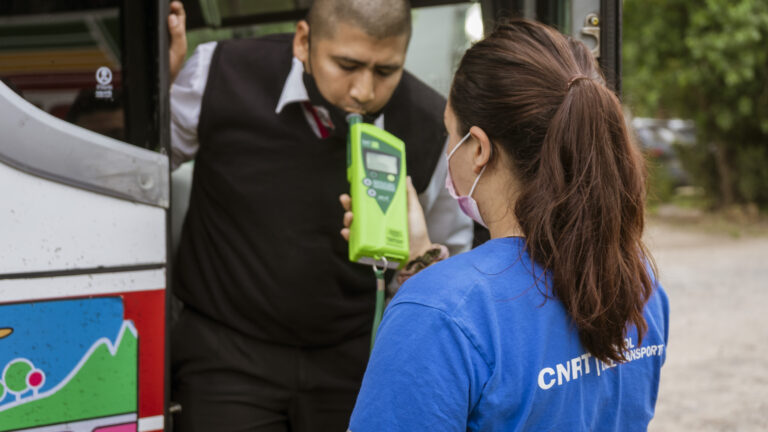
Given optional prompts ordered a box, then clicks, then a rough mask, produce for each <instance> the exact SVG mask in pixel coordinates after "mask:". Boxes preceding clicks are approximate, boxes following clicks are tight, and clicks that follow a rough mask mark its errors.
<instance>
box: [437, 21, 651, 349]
mask: <svg viewBox="0 0 768 432" xmlns="http://www.w3.org/2000/svg"><path fill="white" fill-rule="evenodd" d="M450 104H451V108H452V109H453V111H454V113H456V116H457V118H458V120H459V124H460V127H461V128H462V129H464V130H462V131H460V132H461V133H464V132H465V131H467V130H468V129H469V128H470V127H471V126H473V125H476V126H479V127H480V128H482V129H483V130H484V131H485V132H486V133H487V134H488V136H489V137H490V138H491V140H492V141H493V142H494V145H496V146H499V147H501V148H502V149H503V150H504V151H505V152H506V153H507V154H508V155H509V156H510V159H511V160H512V161H513V164H514V166H513V167H510V169H512V170H513V171H514V173H515V175H516V177H517V178H518V179H519V181H520V184H521V188H522V189H521V190H520V191H518V193H519V197H518V201H517V203H516V206H515V208H514V212H515V215H516V216H517V219H518V222H519V223H520V227H521V228H522V230H523V232H524V233H525V236H526V247H527V250H528V253H529V254H530V256H531V257H532V258H533V260H534V261H536V262H537V263H538V264H539V265H540V266H542V267H543V268H545V269H547V270H549V271H551V274H552V277H551V279H550V280H549V282H550V286H549V288H550V289H551V292H552V293H553V294H554V295H555V296H557V298H559V299H560V300H561V301H562V302H563V304H564V305H565V308H566V310H567V311H568V313H569V315H570V316H571V318H572V319H573V321H574V323H575V325H576V326H577V328H578V330H579V335H580V338H581V341H582V344H583V345H584V347H585V348H586V349H587V351H589V352H590V353H591V354H592V355H593V356H595V357H597V358H598V359H600V360H603V361H608V360H613V361H623V360H626V359H625V358H624V353H623V351H624V337H625V336H626V332H627V329H628V326H629V325H634V326H635V327H636V328H637V330H638V333H639V335H640V337H641V338H642V335H643V334H644V333H645V331H646V330H647V324H646V322H645V319H644V318H643V308H644V306H645V303H646V302H647V300H648V298H649V297H650V295H651V293H652V291H653V282H652V279H651V272H652V270H651V269H652V267H653V266H652V260H651V258H650V255H649V254H648V251H647V249H646V248H645V246H644V244H643V242H642V233H643V225H644V206H645V204H644V203H645V179H646V172H645V166H644V163H643V158H642V156H641V155H640V153H639V151H638V150H637V149H636V148H635V147H634V146H633V145H632V143H631V142H630V139H629V135H628V131H627V127H626V124H625V122H624V117H623V114H622V110H621V105H620V103H619V101H618V99H617V98H616V96H615V94H614V93H613V92H612V91H610V90H609V89H608V88H606V86H605V84H604V81H603V79H602V76H601V75H600V73H599V72H598V69H597V67H596V65H595V62H594V60H593V59H592V57H591V55H589V52H588V51H587V49H586V47H585V46H584V45H583V44H581V43H580V42H576V41H573V40H568V39H566V38H565V37H564V36H562V35H561V34H560V33H558V32H556V31H555V30H552V29H550V28H548V27H546V26H544V25H541V24H538V23H534V22H530V21H525V20H515V21H509V22H506V23H503V24H501V25H500V26H499V27H498V28H497V29H496V30H495V31H494V32H493V33H492V34H491V35H490V36H488V37H487V38H486V39H484V40H483V41H481V42H479V43H477V44H476V45H474V46H473V47H472V48H470V49H469V50H468V51H467V53H466V54H465V55H464V58H463V59H462V61H461V64H460V66H459V70H458V71H457V73H456V77H455V78H454V83H453V87H452V89H451V95H450Z"/></svg>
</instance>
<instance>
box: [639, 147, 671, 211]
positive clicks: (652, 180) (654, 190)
mask: <svg viewBox="0 0 768 432" xmlns="http://www.w3.org/2000/svg"><path fill="white" fill-rule="evenodd" d="M646 165H647V166H648V205H649V206H650V207H651V208H654V207H656V206H658V205H659V204H661V203H664V202H667V201H669V200H671V199H672V198H673V197H674V195H675V181H674V179H673V178H672V176H671V175H670V174H669V170H668V169H667V168H666V166H665V162H664V161H661V160H659V159H654V158H650V157H647V158H646Z"/></svg>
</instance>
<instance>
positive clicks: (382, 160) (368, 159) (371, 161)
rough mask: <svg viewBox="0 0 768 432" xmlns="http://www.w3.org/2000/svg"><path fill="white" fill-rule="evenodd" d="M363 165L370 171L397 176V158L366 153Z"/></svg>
mask: <svg viewBox="0 0 768 432" xmlns="http://www.w3.org/2000/svg"><path fill="white" fill-rule="evenodd" d="M365 164H366V165H367V166H368V169H370V170H376V171H381V172H385V173H387V174H397V158H396V157H394V156H390V155H385V154H382V153H374V152H367V153H366V154H365Z"/></svg>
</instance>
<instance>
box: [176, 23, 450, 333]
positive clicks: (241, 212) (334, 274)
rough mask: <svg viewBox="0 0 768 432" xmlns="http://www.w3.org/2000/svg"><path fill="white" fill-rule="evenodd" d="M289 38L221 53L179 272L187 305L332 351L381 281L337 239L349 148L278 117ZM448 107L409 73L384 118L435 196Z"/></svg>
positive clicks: (366, 320)
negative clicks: (431, 183)
mask: <svg viewBox="0 0 768 432" xmlns="http://www.w3.org/2000/svg"><path fill="white" fill-rule="evenodd" d="M291 40H292V36H291V35H274V36H267V37H263V38H259V39H242V40H230V41H225V42H221V43H219V44H218V46H217V48H216V51H215V53H214V55H213V59H212V62H211V66H210V72H209V77H208V83H207V87H206V90H205V94H204V96H203V102H202V110H201V113H200V122H199V125H198V138H199V142H200V149H199V152H198V154H197V158H196V161H195V170H194V178H193V183H192V194H191V197H190V203H189V210H188V212H187V217H186V220H185V222H184V228H183V232H182V238H181V243H180V246H179V252H178V256H177V265H176V269H175V275H176V277H175V286H174V291H175V293H176V294H177V295H178V296H179V298H180V299H181V300H182V301H183V302H184V303H185V306H186V307H188V308H191V309H193V310H195V311H197V312H198V313H201V314H203V315H206V316H207V317H209V318H210V319H213V320H216V321H218V322H220V323H222V324H224V325H226V326H228V327H230V328H232V329H234V330H236V331H239V332H242V333H244V334H247V335H249V336H251V337H254V338H257V339H261V340H266V341H270V342H274V343H279V344H285V345H293V346H325V345H332V344H337V343H339V342H341V341H343V340H345V339H347V338H351V337H355V336H360V335H364V334H366V333H368V332H370V330H371V324H372V320H373V309H374V302H375V280H374V277H373V272H372V270H371V268H370V267H369V266H364V265H360V264H354V263H350V262H349V260H348V258H347V244H346V242H345V241H344V239H342V237H341V235H340V234H339V231H340V229H341V227H342V225H341V221H342V214H343V210H342V208H341V205H340V204H339V200H338V197H339V195H340V194H342V193H345V192H348V191H349V184H348V183H347V179H346V145H345V142H344V141H343V140H342V139H340V138H335V137H331V138H328V139H325V140H323V139H319V138H317V137H316V136H315V135H314V133H313V132H312V129H311V128H310V126H309V124H308V123H307V120H306V119H305V117H304V115H303V112H302V110H301V107H300V106H299V105H298V104H290V105H287V106H286V107H285V108H284V109H283V111H282V112H281V113H280V114H279V115H278V114H275V107H276V106H277V102H278V100H279V98H280V94H281V93H282V89H283V85H284V84H285V80H286V77H287V76H288V72H289V70H290V68H291V61H292V58H293V54H292V47H291ZM444 107H445V100H444V99H443V98H442V97H441V96H439V95H438V94H437V93H436V92H434V91H433V90H431V89H430V88H428V87H427V86H426V85H425V84H423V83H421V82H420V81H418V80H417V79H416V78H414V77H413V76H412V75H410V74H408V73H405V74H404V75H403V78H402V80H401V82H400V84H399V85H398V87H397V89H396V90H395V92H394V94H393V96H392V99H391V100H390V102H389V103H388V104H387V106H386V107H385V109H384V116H385V117H384V118H385V125H386V129H387V130H388V131H390V132H391V133H393V134H395V135H396V136H398V137H400V138H401V139H403V141H405V143H406V147H407V150H406V162H407V169H408V173H409V175H411V176H412V178H413V182H414V186H415V187H416V189H417V190H418V191H419V192H422V191H423V190H424V189H426V187H427V185H428V184H429V181H430V179H431V176H432V173H433V171H434V169H435V166H436V164H437V161H438V158H439V157H441V156H442V155H441V151H442V147H443V144H444V141H445V137H444V134H443V130H444V128H443V125H442V113H443V109H444Z"/></svg>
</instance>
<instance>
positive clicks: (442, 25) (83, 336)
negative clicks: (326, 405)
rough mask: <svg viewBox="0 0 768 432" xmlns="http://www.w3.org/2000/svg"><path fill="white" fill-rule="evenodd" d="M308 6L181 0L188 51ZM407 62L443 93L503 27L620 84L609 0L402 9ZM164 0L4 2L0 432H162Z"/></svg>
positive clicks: (430, 2)
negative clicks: (588, 53)
mask: <svg viewBox="0 0 768 432" xmlns="http://www.w3.org/2000/svg"><path fill="white" fill-rule="evenodd" d="M310 2H311V0H270V1H247V0H186V1H184V5H185V9H186V11H187V15H188V21H187V28H188V40H189V43H190V48H189V52H190V53H191V52H192V51H193V49H194V46H195V45H197V44H199V43H203V42H206V41H211V40H220V39H226V38H238V37H254V36H258V35H261V34H266V33H272V32H282V31H291V29H292V28H293V26H294V25H295V22H296V21H297V20H299V19H302V18H303V17H304V15H305V13H306V11H307V8H308V6H309V5H310ZM412 4H413V6H414V10H413V20H414V22H413V36H412V40H411V46H410V49H409V53H408V58H407V62H406V68H407V69H409V70H410V71H411V72H413V73H415V74H416V76H418V77H419V78H420V79H422V80H423V81H425V82H426V83H427V84H429V85H431V86H432V87H434V88H435V89H437V90H438V91H439V92H441V93H443V94H444V95H445V94H446V93H447V91H448V87H449V85H450V80H451V76H452V73H453V71H454V69H455V67H456V64H457V62H458V60H459V59H460V57H461V55H462V53H463V51H464V50H465V49H466V48H467V47H468V46H470V44H471V43H472V42H473V41H474V40H477V39H479V38H481V37H482V35H483V32H484V31H486V30H487V29H489V28H491V27H492V25H493V22H494V21H495V20H496V19H498V18H500V17H502V16H505V15H517V16H524V17H527V18H532V19H537V20H540V21H543V22H545V23H547V24H550V25H553V26H555V27H556V28H558V29H559V30H561V31H562V32H564V33H566V34H569V35H572V36H574V37H576V38H579V39H581V40H583V41H584V42H585V43H587V44H588V46H589V47H590V48H591V49H592V51H593V54H594V55H595V56H596V57H597V58H598V59H599V61H600V64H601V66H602V68H603V70H604V72H605V74H606V77H607V79H608V81H609V84H610V85H612V86H613V87H614V88H615V89H616V90H617V91H618V90H620V84H621V82H620V77H621V71H620V57H621V51H620V37H621V19H620V17H621V2H620V1H619V0H614V1H610V0H481V1H479V2H477V1H476V2H467V1H455V0H454V1H451V0H413V1H412ZM167 15H168V3H167V2H165V1H150V0H130V1H129V0H68V1H66V2H63V1H56V0H36V1H28V0H4V1H3V2H0V81H1V82H0V131H1V133H0V201H1V202H2V204H1V205H0V432H2V431H18V430H24V431H61V430H67V431H89V432H90V431H99V432H117V431H120V432H127V431H163V430H171V429H172V417H173V416H172V412H174V411H176V410H178V409H183V407H180V406H178V404H174V403H173V402H172V401H171V400H170V395H169V393H168V388H169V385H168V379H169V378H168V376H169V374H168V357H169V356H168V339H167V337H166V329H167V328H168V325H169V321H170V320H171V319H172V317H173V308H172V306H173V301H172V299H173V297H172V293H171V291H172V286H171V285H170V280H171V277H170V275H171V274H172V272H173V266H172V263H173V253H174V244H175V243H174V242H175V240H176V238H177V237H178V233H179V231H180V227H181V224H182V222H183V217H184V212H185V210H186V200H187V199H188V193H189V187H190V186H189V185H190V178H191V172H192V171H193V169H194V164H193V163H190V164H187V165H185V166H183V167H182V168H180V169H179V170H176V171H175V172H174V173H171V170H170V168H169V157H168V155H169V154H170V151H169V150H170V148H169V146H170V142H169V118H170V107H169V93H168V92H169V85H170V83H169V77H168V75H169V73H168V42H169V41H168V33H167V29H166V24H165V23H166V19H167Z"/></svg>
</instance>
